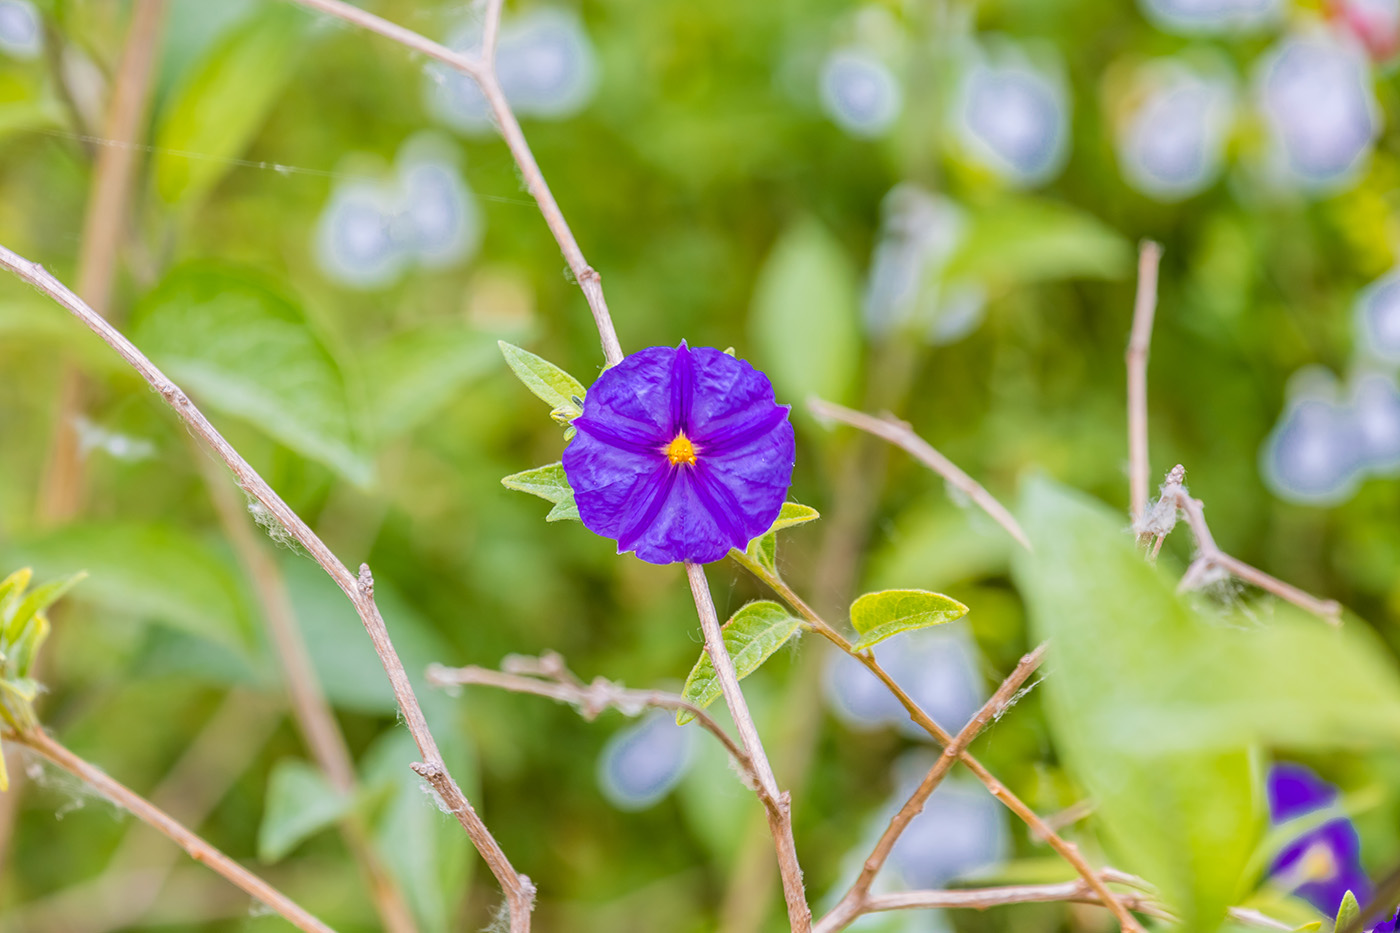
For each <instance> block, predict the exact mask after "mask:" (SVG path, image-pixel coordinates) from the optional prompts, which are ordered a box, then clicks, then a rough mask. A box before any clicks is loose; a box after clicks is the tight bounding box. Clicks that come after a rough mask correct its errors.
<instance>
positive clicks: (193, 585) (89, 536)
mask: <svg viewBox="0 0 1400 933" xmlns="http://www.w3.org/2000/svg"><path fill="white" fill-rule="evenodd" d="M13 553H15V554H16V555H17V556H19V557H21V558H23V560H24V562H26V563H32V564H33V566H34V567H35V568H36V569H37V570H38V572H39V573H40V574H41V575H44V576H58V575H60V574H71V573H75V572H77V571H80V570H82V569H84V568H86V569H87V571H88V574H89V579H88V582H87V583H85V584H84V585H83V586H82V587H80V588H79V589H78V590H77V591H76V592H75V594H74V598H75V599H77V600H79V601H81V602H86V603H89V604H94V605H97V606H100V607H101V608H102V609H103V610H104V611H105V612H107V613H110V614H111V615H115V616H126V617H133V616H134V617H136V618H138V619H142V620H151V621H157V622H163V623H165V624H167V625H170V626H172V627H175V628H178V629H182V630H184V631H186V632H189V633H191V634H194V635H198V636H201V637H203V638H206V639H208V640H210V641H212V642H215V643H216V644H218V645H220V646H222V647H223V648H224V649H225V650H227V649H229V648H233V649H235V650H236V651H238V652H240V653H243V654H247V653H248V652H249V651H250V649H251V646H252V645H253V644H254V641H255V637H254V635H253V623H252V617H251V611H250V609H249V607H248V605H247V602H246V599H245V596H244V592H243V589H242V585H241V583H240V582H239V580H240V578H239V576H238V574H237V573H236V571H235V570H234V568H233V567H232V566H231V565H230V564H229V563H228V562H226V561H225V560H224V559H222V558H221V557H219V556H217V555H216V554H215V553H213V552H212V551H211V550H210V548H209V547H208V546H206V545H205V544H204V543H203V542H201V541H200V540H198V539H196V538H193V537H191V536H190V535H189V534H188V533H187V532H185V531H183V530H181V529H178V528H175V527H173V526H169V525H157V524H143V523H139V522H91V523H76V524H72V525H68V526H65V527H64V528H61V529H59V530H57V531H54V532H52V533H50V534H47V535H44V536H42V537H36V538H30V539H28V540H24V541H21V542H19V543H17V544H16V545H14V552H13ZM35 592H36V593H37V592H38V591H37V590H36V591H35Z"/></svg>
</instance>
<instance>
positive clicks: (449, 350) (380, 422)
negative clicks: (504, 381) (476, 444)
mask: <svg viewBox="0 0 1400 933" xmlns="http://www.w3.org/2000/svg"><path fill="white" fill-rule="evenodd" d="M495 361H496V347H495V344H494V341H493V340H492V339H491V338H490V337H488V336H486V335H485V334H483V333H481V332H480V331H476V330H472V329H470V328H468V327H465V326H463V325H460V324H453V323H447V324H432V325H428V326H425V327H419V328H415V329H413V330H409V331H404V332H402V333H398V334H395V335H394V336H392V337H389V338H388V339H386V340H384V341H382V342H381V343H379V344H378V345H376V346H375V347H373V348H372V349H371V350H370V351H369V352H368V354H367V356H366V359H365V362H364V368H365V377H366V382H367V383H368V386H369V403H370V411H369V417H370V426H371V429H372V431H373V433H374V435H375V437H376V439H377V440H379V441H381V442H382V441H384V440H388V439H390V438H393V437H397V436H399V435H402V434H407V433H408V432H409V431H412V430H413V429H414V428H416V427H417V426H418V425H420V424H422V423H423V422H424V421H426V420H427V419H428V418H429V417H431V416H432V415H433V413H434V412H436V411H437V410H438V409H439V408H441V407H442V406H443V405H445V404H447V403H448V402H449V401H451V400H452V399H453V398H454V397H456V396H457V395H459V394H460V393H461V392H462V390H463V389H464V388H465V387H466V386H467V385H468V384H470V383H471V382H472V381H473V380H475V379H477V378H478V377H480V376H482V375H484V374H485V373H487V372H489V371H490V369H491V367H492V365H493V364H494V363H495Z"/></svg>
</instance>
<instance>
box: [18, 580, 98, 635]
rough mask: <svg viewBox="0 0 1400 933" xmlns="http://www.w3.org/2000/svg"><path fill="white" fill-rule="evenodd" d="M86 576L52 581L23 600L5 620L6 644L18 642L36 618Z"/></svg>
mask: <svg viewBox="0 0 1400 933" xmlns="http://www.w3.org/2000/svg"><path fill="white" fill-rule="evenodd" d="M85 576H87V574H86V573H84V572H82V571H78V572H77V573H74V574H71V575H69V576H67V577H64V578H63V579H61V580H53V581H50V582H49V583H45V584H44V585H43V586H41V587H38V588H37V589H35V590H34V591H32V592H31V593H30V594H29V595H28V596H25V597H24V598H23V599H21V600H20V602H19V604H18V605H17V606H15V609H14V612H13V614H11V615H10V616H9V617H8V618H7V619H6V620H5V632H4V636H5V642H6V643H7V644H11V645H13V644H15V643H16V642H18V641H19V639H20V633H21V632H22V631H23V630H24V628H25V626H27V625H28V624H29V622H30V621H31V620H32V619H33V618H34V617H35V616H37V615H39V614H40V613H42V612H43V611H44V610H45V609H47V608H49V607H50V606H52V605H53V604H54V603H56V602H58V600H59V598H60V597H62V596H63V594H64V593H67V592H68V591H69V590H70V589H72V588H73V587H74V586H76V585H77V584H78V582H79V581H81V580H82V579H83V577H85Z"/></svg>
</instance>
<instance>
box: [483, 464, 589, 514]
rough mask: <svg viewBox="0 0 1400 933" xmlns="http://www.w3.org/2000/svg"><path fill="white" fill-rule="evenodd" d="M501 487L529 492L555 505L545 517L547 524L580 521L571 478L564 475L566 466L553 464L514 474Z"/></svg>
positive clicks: (505, 479) (504, 480) (505, 478)
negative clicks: (570, 481)
mask: <svg viewBox="0 0 1400 933" xmlns="http://www.w3.org/2000/svg"><path fill="white" fill-rule="evenodd" d="M501 485H502V486H504V487H506V488H507V489H514V490H516V491H518V492H528V493H529V494H530V495H532V496H539V497H540V498H541V499H546V500H548V501H550V502H553V503H554V508H552V509H550V510H549V514H548V515H546V516H545V517H544V520H545V521H547V522H558V521H564V520H566V519H569V520H572V521H579V517H578V505H577V504H576V503H575V502H574V490H573V488H572V487H571V486H570V485H569V478H568V477H567V476H565V475H564V464H562V463H551V464H549V465H548V466H542V467H535V468H534V469H533V470H526V471H524V472H523V473H512V474H511V475H510V476H507V477H504V478H502V479H501Z"/></svg>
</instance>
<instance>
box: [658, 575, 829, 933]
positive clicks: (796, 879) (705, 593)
mask: <svg viewBox="0 0 1400 933" xmlns="http://www.w3.org/2000/svg"><path fill="white" fill-rule="evenodd" d="M685 575H686V577H687V579H689V581H690V592H691V595H692V596H693V597H694V598H695V611H696V612H697V613H698V614H699V616H700V630H701V631H702V632H703V633H704V636H705V653H706V654H708V655H709V656H710V663H711V664H712V665H714V669H715V674H716V676H717V677H718V679H719V686H720V692H721V693H723V694H724V702H725V703H726V704H727V705H728V707H729V712H730V715H732V716H733V717H734V724H735V725H736V726H737V727H738V729H739V739H740V741H741V743H742V744H743V746H744V751H745V752H747V753H748V756H749V761H750V762H751V763H752V765H753V771H754V774H755V776H756V777H757V779H758V780H757V782H756V787H755V788H754V789H755V791H756V792H757V793H758V796H759V798H760V799H761V800H762V801H763V805H764V809H765V810H766V811H767V814H768V828H769V830H770V831H771V832H772V834H773V843H774V845H775V846H776V848H777V852H778V873H779V875H780V876H781V877H782V881H783V896H784V898H785V899H786V901H787V908H788V920H789V922H790V924H791V930H792V933H810V930H811V929H812V909H811V908H810V907H809V906H807V896H806V894H805V893H804V891H803V887H802V867H801V865H799V864H798V861H797V846H796V844H795V843H794V842H793V838H792V801H791V799H790V798H789V797H788V795H787V794H786V793H784V792H782V791H780V790H779V789H778V779H777V778H776V777H774V776H773V768H772V766H771V765H769V764H768V755H767V753H766V752H764V750H763V742H762V740H761V739H760V738H759V737H758V727H757V726H755V725H754V721H753V716H751V715H750V714H749V705H748V703H747V702H746V701H745V700H744V692H743V691H742V690H741V689H740V688H739V677H738V675H737V674H736V673H735V672H734V661H733V660H732V659H731V658H730V657H729V650H728V649H727V648H726V647H725V645H724V634H723V632H722V631H721V629H720V624H719V615H718V614H717V613H716V612H715V604H714V600H713V599H712V598H711V596H710V584H709V581H708V580H706V579H705V568H704V567H702V566H700V565H699V564H692V563H690V562H689V561H687V562H686V565H685Z"/></svg>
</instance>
